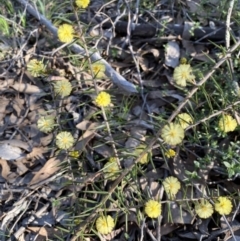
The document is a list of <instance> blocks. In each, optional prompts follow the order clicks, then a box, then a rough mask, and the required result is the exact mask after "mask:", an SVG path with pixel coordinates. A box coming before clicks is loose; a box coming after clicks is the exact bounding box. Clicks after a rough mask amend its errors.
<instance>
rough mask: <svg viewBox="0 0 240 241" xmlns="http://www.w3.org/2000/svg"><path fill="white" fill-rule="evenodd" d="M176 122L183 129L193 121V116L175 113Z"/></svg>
mask: <svg viewBox="0 0 240 241" xmlns="http://www.w3.org/2000/svg"><path fill="white" fill-rule="evenodd" d="M177 122H178V123H179V124H180V125H181V127H182V128H183V129H186V128H187V127H188V126H189V125H191V124H192V123H193V118H192V117H191V116H190V115H189V114H187V113H182V114H179V115H177Z"/></svg>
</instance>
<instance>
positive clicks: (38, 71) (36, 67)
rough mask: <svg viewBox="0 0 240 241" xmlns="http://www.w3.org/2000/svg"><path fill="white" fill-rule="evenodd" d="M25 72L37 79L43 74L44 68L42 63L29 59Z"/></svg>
mask: <svg viewBox="0 0 240 241" xmlns="http://www.w3.org/2000/svg"><path fill="white" fill-rule="evenodd" d="M27 70H28V71H29V73H30V74H31V75H32V76H33V77H39V76H41V75H44V74H45V72H46V71H45V66H44V64H43V62H42V61H39V60H37V59H31V60H30V61H29V62H28V64H27Z"/></svg>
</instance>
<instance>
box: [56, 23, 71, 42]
mask: <svg viewBox="0 0 240 241" xmlns="http://www.w3.org/2000/svg"><path fill="white" fill-rule="evenodd" d="M58 38H59V40H60V41H61V42H63V43H70V42H72V41H73V38H74V29H73V27H72V25H70V24H63V25H61V26H60V27H59V28H58Z"/></svg>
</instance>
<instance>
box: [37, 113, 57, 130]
mask: <svg viewBox="0 0 240 241" xmlns="http://www.w3.org/2000/svg"><path fill="white" fill-rule="evenodd" d="M54 124H55V121H54V117H53V116H42V117H41V118H40V119H39V120H38V122H37V127H38V129H39V130H40V131H42V132H44V133H48V132H50V131H52V130H53V128H54Z"/></svg>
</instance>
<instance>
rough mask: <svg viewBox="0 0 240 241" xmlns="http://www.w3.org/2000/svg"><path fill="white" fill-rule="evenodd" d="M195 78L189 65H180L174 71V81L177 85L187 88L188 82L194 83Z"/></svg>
mask: <svg viewBox="0 0 240 241" xmlns="http://www.w3.org/2000/svg"><path fill="white" fill-rule="evenodd" d="M194 78H195V76H194V75H193V74H192V68H191V66H190V65H189V64H180V65H179V66H178V67H176V68H175V69H174V72H173V80H174V81H175V82H176V84H177V85H179V86H182V87H185V86H186V85H187V81H188V82H191V83H193V82H194Z"/></svg>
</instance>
